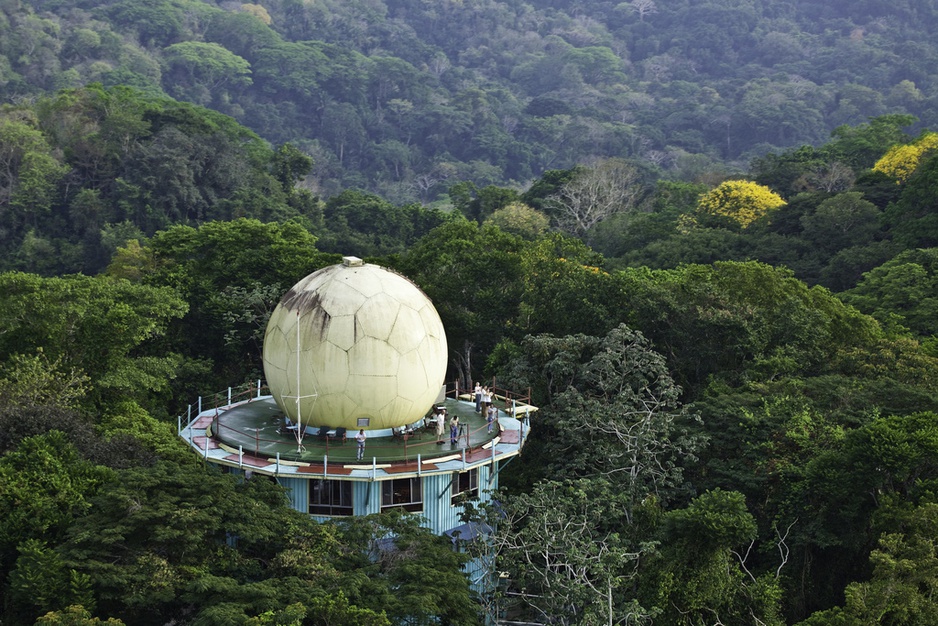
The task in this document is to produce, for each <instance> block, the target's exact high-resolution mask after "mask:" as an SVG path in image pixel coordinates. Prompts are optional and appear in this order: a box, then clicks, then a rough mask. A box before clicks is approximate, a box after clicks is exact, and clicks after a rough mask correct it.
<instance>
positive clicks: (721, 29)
mask: <svg viewBox="0 0 938 626" xmlns="http://www.w3.org/2000/svg"><path fill="white" fill-rule="evenodd" d="M932 4H933V3H929V2H920V3H918V4H914V3H908V2H907V3H902V2H900V3H898V4H897V3H891V4H890V5H889V6H886V5H885V4H883V3H878V2H855V3H850V4H845V3H839V4H838V3H835V4H825V5H823V6H822V5H819V4H817V3H810V2H807V1H801V0H798V1H794V2H790V3H787V4H785V3H782V4H779V3H777V2H776V3H768V2H762V1H757V0H753V1H750V2H720V1H710V2H707V3H704V4H692V3H686V2H680V1H672V0H668V1H665V0H657V2H656V1H653V0H633V1H631V2H626V3H618V4H616V3H607V2H600V1H594V2H580V3H567V2H561V1H559V0H557V1H537V2H535V1H534V0H529V1H527V2H525V1H522V0H513V1H510V2H494V1H490V0H480V1H478V2H430V3H428V2H422V3H417V2H411V1H410V0H386V1H380V0H379V1H376V2H334V1H332V0H324V1H322V2H315V3H310V2H302V1H300V0H276V1H272V2H270V3H265V4H263V5H260V4H241V5H233V4H230V3H219V4H217V5H216V4H210V3H203V2H195V1H192V0H158V1H153V2H136V1H133V0H126V1H121V2H116V3H110V4H98V3H91V2H85V1H83V0H43V1H36V2H32V3H23V2H18V1H16V0H14V1H13V2H6V3H2V6H0V83H2V86H3V96H2V97H3V98H4V106H3V108H2V110H0V166H2V167H0V223H2V227H0V586H2V587H0V597H2V598H3V605H2V607H0V610H2V616H0V621H2V622H3V623H4V624H6V623H9V624H33V623H41V624H95V623H111V624H119V623H126V624H149V623H154V624H156V623H168V622H170V621H173V622H175V623H179V624H192V625H201V624H205V625H208V624H239V625H240V624H245V625H248V624H250V625H256V626H260V625H271V624H283V625H287V624H289V625H304V626H319V625H322V626H326V625H332V626H335V625H341V626H361V625H364V626H389V625H390V624H395V625H396V624H441V625H467V626H468V625H473V624H478V623H480V622H481V621H482V619H483V617H482V613H483V612H485V611H495V610H498V611H500V612H501V613H502V614H503V615H507V616H509V617H518V618H519V620H521V621H523V620H540V621H547V620H551V621H552V622H553V623H559V624H583V625H587V624H608V623H643V622H644V623H652V622H653V623H662V624H687V625H697V624H709V623H722V624H727V625H729V624H739V625H743V624H753V623H763V624H772V625H782V624H792V625H793V624H798V623H804V624H810V625H815V624H829V623H833V624H845V625H847V624H849V625H854V624H856V625H860V624H874V623H888V624H897V625H898V624H909V625H917V624H929V623H935V622H936V615H938V603H936V601H935V598H934V594H933V590H934V589H935V587H936V585H938V580H936V579H935V578H934V575H935V571H936V569H935V563H936V558H938V557H936V549H938V546H936V544H935V535H936V528H938V526H936V519H938V518H936V510H938V509H936V507H938V501H936V498H935V493H938V482H936V481H938V473H936V468H938V444H936V442H938V430H936V428H938V394H936V392H935V390H936V389H938V321H936V320H938V317H936V314H935V313H936V310H935V309H936V302H938V279H936V272H938V256H936V255H938V217H936V215H938V213H936V205H935V198H938V153H936V149H935V142H934V134H933V133H932V132H929V131H928V130H921V129H920V128H919V126H920V125H921V126H922V128H924V129H927V128H929V127H931V128H934V127H936V126H938V118H936V115H938V114H936V111H938V109H936V107H935V103H936V101H935V98H936V97H938V96H936V94H938V86H936V83H935V75H934V67H935V66H936V63H935V61H936V59H938V51H936V48H935V43H934V37H933V32H934V30H935V28H936V27H938V21H936V20H938V13H936V12H935V11H936V9H935V7H934V6H932ZM91 81H96V82H91ZM912 114H914V116H913V115H912ZM801 144H804V145H801ZM773 147H774V148H777V149H773ZM781 148H785V149H781ZM750 158H751V161H750V163H749V167H748V170H746V171H743V170H744V166H743V165H742V163H743V160H745V159H750ZM727 181H734V182H733V183H732V184H727ZM739 181H741V182H739ZM729 188H736V189H739V188H746V189H749V190H759V192H760V194H759V195H752V194H750V195H748V196H746V194H729V195H730V196H733V198H731V199H733V200H734V202H730V203H720V204H719V205H714V206H710V205H709V204H708V198H709V199H713V198H714V197H715V196H716V194H715V193H714V192H715V190H721V189H729ZM762 192H765V193H764V194H763V193H762ZM769 194H771V195H769ZM724 195H726V194H724ZM736 196H740V197H736ZM744 196H745V197H744ZM759 197H763V198H766V197H768V198H771V200H772V201H771V203H770V204H771V206H770V207H767V206H765V205H763V206H761V207H760V206H759V205H758V203H759ZM724 199H725V198H724ZM778 199H780V200H781V201H782V202H781V203H780V202H779V201H778ZM340 254H356V255H358V256H362V257H367V258H368V259H369V260H373V261H375V262H378V263H381V264H383V265H386V266H389V267H392V268H394V269H396V270H397V271H400V272H402V273H404V274H405V275H407V276H408V277H410V278H411V279H413V280H414V281H415V282H416V283H417V284H418V285H419V286H420V287H421V288H423V289H424V290H425V292H426V293H427V294H428V295H429V296H430V297H431V299H432V300H433V301H434V303H435V305H436V307H437V309H438V310H439V313H440V315H441V318H442V319H443V322H444V325H445V327H446V330H447V336H448V342H449V346H450V349H451V354H450V370H449V372H448V374H447V378H448V379H452V378H458V379H460V381H461V384H462V385H464V386H465V385H468V384H469V382H470V381H472V380H478V379H479V378H481V377H486V378H490V377H494V378H495V379H496V380H497V381H498V385H499V386H500V387H509V388H512V387H514V388H518V389H527V388H530V389H531V392H532V394H533V396H534V402H535V404H537V405H538V406H540V407H541V410H540V411H539V412H538V413H537V414H536V416H535V418H534V420H535V421H534V426H535V428H534V429H533V430H532V433H531V438H530V440H529V443H528V444H527V447H526V448H525V451H524V456H523V457H522V458H520V459H518V460H516V461H513V464H512V465H511V466H510V471H505V472H502V473H501V477H500V481H501V484H502V487H503V491H502V492H501V493H500V494H498V502H499V506H497V507H493V508H492V509H491V510H478V511H472V515H473V516H478V519H479V520H481V519H484V520H485V521H486V522H487V523H488V524H489V525H490V526H491V528H492V529H493V532H492V534H491V536H490V538H489V540H488V541H480V542H476V543H475V544H472V545H470V547H469V550H470V553H471V554H472V555H473V556H476V557H478V558H480V559H482V560H483V562H487V563H490V564H491V565H492V567H493V569H492V573H493V574H494V573H495V572H503V573H504V574H505V577H503V578H499V579H498V582H497V583H496V582H493V587H492V590H491V591H492V593H488V594H483V596H482V597H478V598H477V597H474V596H473V595H471V594H470V591H469V585H468V581H467V578H466V577H465V576H464V575H463V574H462V573H461V571H460V568H461V566H462V565H463V564H464V562H465V555H463V554H461V553H459V552H456V551H453V550H452V547H451V545H450V543H449V541H448V540H445V539H442V538H440V537H435V536H432V535H431V534H430V533H429V532H428V531H427V530H426V529H424V528H422V527H421V525H420V521H421V520H420V519H419V518H417V517H414V516H409V515H382V516H376V517H370V518H365V519H356V520H351V521H349V522H348V523H345V524H316V523H313V522H312V521H310V520H309V519H308V518H307V517H306V516H305V515H301V514H299V513H296V512H295V511H293V510H292V509H290V508H289V506H288V504H287V500H286V498H285V497H284V494H283V491H282V489H281V488H280V487H279V486H278V485H277V484H276V483H275V482H274V481H268V480H266V479H263V478H255V479H252V480H244V479H243V477H242V478H237V477H234V476H231V475H226V474H221V473H217V472H215V471H213V470H211V469H210V468H206V467H204V466H203V465H202V464H201V463H200V462H199V461H198V459H197V458H195V457H194V455H192V454H191V453H190V452H189V451H188V450H187V449H186V447H185V446H184V445H183V444H182V443H181V442H180V440H179V439H178V438H177V437H176V436H175V434H174V427H173V418H172V417H171V416H173V415H175V414H177V413H179V412H181V411H182V410H183V408H184V407H185V405H186V403H187V402H189V401H191V399H192V398H193V397H195V396H197V395H199V394H206V393H210V392H214V391H216V390H218V389H221V388H224V387H225V386H228V385H231V384H235V383H238V382H241V381H246V380H255V379H257V378H259V377H261V376H262V370H261V367H260V345H261V340H262V337H263V330H264V327H265V322H266V320H267V316H268V315H269V313H270V311H271V309H272V307H273V306H274V305H275V304H276V302H277V300H278V298H279V297H280V295H281V294H282V293H283V292H284V291H285V290H286V289H287V288H289V286H291V285H292V284H294V283H295V282H296V281H297V280H299V279H300V278H302V277H303V276H305V275H307V274H309V273H310V272H312V271H314V270H316V269H319V268H321V267H324V266H327V265H330V264H332V263H335V262H337V261H338V259H339V255H340ZM389 537H394V538H395V539H394V546H395V550H386V549H383V550H378V549H377V546H379V545H382V546H384V545H386V544H387V539H388V538H389ZM37 620H38V621H37Z"/></svg>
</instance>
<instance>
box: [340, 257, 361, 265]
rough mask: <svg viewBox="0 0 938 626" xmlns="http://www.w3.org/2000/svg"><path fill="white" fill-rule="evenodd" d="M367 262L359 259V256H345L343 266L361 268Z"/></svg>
mask: <svg viewBox="0 0 938 626" xmlns="http://www.w3.org/2000/svg"><path fill="white" fill-rule="evenodd" d="M364 264H365V262H364V261H362V260H361V259H359V258H358V257H357V256H344V257H342V265H344V266H345V267H361V266H362V265H364Z"/></svg>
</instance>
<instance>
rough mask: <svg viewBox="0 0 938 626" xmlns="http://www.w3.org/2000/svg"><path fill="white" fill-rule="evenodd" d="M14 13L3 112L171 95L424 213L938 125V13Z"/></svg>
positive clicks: (799, 3) (6, 49)
mask: <svg viewBox="0 0 938 626" xmlns="http://www.w3.org/2000/svg"><path fill="white" fill-rule="evenodd" d="M0 15H2V18H3V19H0V42H2V43H0V81H2V84H3V99H4V101H5V102H18V101H21V100H22V99H23V98H24V97H34V96H36V95H41V94H48V93H52V92H54V91H55V90H57V89H61V88H74V87H79V86H82V85H85V84H88V83H91V82H100V83H101V84H103V85H105V86H106V87H111V86H115V85H130V86H133V87H136V88H139V89H142V90H144V91H146V92H147V93H150V94H153V95H157V94H166V95H169V96H171V97H173V98H175V99H177V100H182V101H187V102H191V103H194V104H198V105H202V106H206V107H210V108H212V109H214V110H217V111H220V112H222V113H225V114H228V115H231V116H233V117H234V118H235V119H236V120H238V121H239V122H241V123H242V124H244V125H246V126H247V127H249V128H251V129H252V130H253V131H254V132H256V133H257V134H259V135H260V136H262V137H264V138H266V139H267V140H269V141H271V142H272V143H273V144H276V145H282V144H285V143H288V142H289V143H292V144H295V145H296V146H298V147H299V148H300V149H301V150H302V151H303V152H305V153H307V154H309V155H310V156H312V157H313V159H314V161H315V171H314V173H313V176H311V177H310V179H309V181H308V182H309V186H310V187H309V188H310V189H312V190H314V192H319V191H320V190H322V191H323V192H325V193H324V195H333V194H335V193H338V192H340V191H342V190H344V189H346V188H363V189H366V190H367V191H369V192H376V193H379V194H380V195H381V196H383V197H385V198H388V199H390V200H391V201H393V202H395V203H402V204H406V203H408V202H411V201H415V200H420V201H424V202H428V201H432V200H436V199H437V198H438V197H439V196H440V195H442V194H445V191H446V189H447V187H448V186H449V185H450V184H452V182H459V181H463V180H470V181H472V182H473V183H475V184H477V185H479V186H480V187H484V186H486V185H490V184H498V185H507V184H508V183H509V182H510V181H514V182H515V183H516V184H525V183H527V182H529V181H531V180H532V179H534V178H537V177H539V176H541V175H542V174H543V172H544V171H546V170H548V169H551V168H571V167H573V166H575V165H577V164H578V163H583V162H586V161H587V160H588V159H590V158H594V157H609V156H617V157H626V158H629V159H633V160H634V161H636V162H639V163H642V164H643V165H644V166H648V167H653V168H660V169H661V170H662V171H664V172H666V173H668V174H669V175H671V174H674V175H678V176H682V177H686V176H691V177H692V176H693V175H694V170H695V169H697V168H699V167H700V165H701V164H707V163H715V162H720V161H728V162H734V163H737V164H738V163H740V162H743V161H745V160H746V159H748V158H751V157H752V156H761V155H763V154H765V153H766V152H768V151H769V150H770V149H773V148H785V147H790V146H797V145H801V144H812V145H817V144H819V143H822V142H823V141H824V140H825V139H826V138H827V137H828V136H829V133H830V132H831V131H832V130H833V129H835V128H837V127H840V126H842V125H845V124H846V125H851V126H853V125H856V124H859V123H862V122H865V121H866V120H867V119H868V118H871V117H876V116H880V115H884V114H890V113H903V114H912V115H915V116H916V117H918V118H920V119H921V120H922V121H923V122H924V124H925V125H926V126H931V127H936V126H938V107H936V98H938V95H936V94H938V92H936V87H938V83H936V73H935V70H934V68H935V67H936V65H938V63H936V61H938V47H936V44H935V40H934V37H933V36H932V33H934V31H935V30H936V28H938V9H936V7H935V6H934V4H933V3H931V2H911V1H904V2H901V3H899V4H895V3H888V4H887V3H883V2H877V1H869V2H848V1H846V0H841V1H839V2H828V3H824V4H823V6H819V5H818V3H817V2H814V1H812V0H792V1H790V2H785V3H783V4H780V3H778V2H770V1H769V0H743V1H736V0H732V1H731V0H707V1H706V2H703V3H691V2H687V1H686V0H630V1H628V2H609V1H606V0H591V1H589V2H571V1H567V0H554V1H541V0H511V1H509V2H496V1H495V0H480V1H474V2H443V3H427V2H416V1H413V0H376V1H367V2H366V1H363V0H356V1H351V2H349V1H344V2H337V1H334V0H324V1H317V2H303V1H300V0H269V1H265V2H262V3H259V4H242V3H225V2H217V1H211V0H207V1H200V0H153V1H149V2H145V3H139V2H136V3H135V2H130V1H129V0H124V1H120V2H114V3H104V4H102V3H97V2H89V1H88V0H41V1H40V0H34V1H32V2H24V1H22V0H17V1H13V2H7V3H4V5H3V7H2V9H0ZM210 145H211V144H208V143H203V144H202V146H201V147H202V149H204V150H208V149H210V147H209V146H210ZM179 147H181V146H179ZM167 149H169V148H167ZM37 167H39V165H38V164H37ZM218 183H219V184H224V181H221V180H219V181H218ZM131 184H137V183H135V182H134V181H131ZM37 191H38V190H37ZM167 200H170V197H169V196H168V197H167ZM192 208H193V210H197V207H192Z"/></svg>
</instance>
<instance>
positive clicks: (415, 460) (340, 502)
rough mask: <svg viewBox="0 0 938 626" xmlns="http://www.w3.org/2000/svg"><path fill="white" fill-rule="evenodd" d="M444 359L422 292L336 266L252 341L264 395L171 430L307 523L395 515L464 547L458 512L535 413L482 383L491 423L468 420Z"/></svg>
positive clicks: (472, 407) (215, 406) (283, 303)
mask: <svg viewBox="0 0 938 626" xmlns="http://www.w3.org/2000/svg"><path fill="white" fill-rule="evenodd" d="M447 352H448V351H447V345H446V335H445V332H444V328H443V324H442V322H441V321H440V317H439V315H438V313H437V311H436V309H435V308H434V306H433V303H432V302H431V301H430V299H429V298H428V297H427V296H426V294H424V293H423V291H421V290H420V289H419V288H418V287H417V286H416V285H415V284H414V283H412V282H411V281H410V280H408V279H407V278H405V277H403V276H401V275H400V274H397V273H395V272H392V271H390V270H388V269H385V268H382V267H379V266H377V265H373V264H368V263H363V262H362V261H361V260H360V259H357V258H355V257H345V258H344V259H343V262H342V263H341V264H338V265H333V266H329V267H326V268H323V269H320V270H318V271H316V272H313V273H312V274H310V275H309V276H307V277H305V278H304V279H302V280H301V281H299V282H298V283H297V284H296V285H294V286H293V287H292V288H291V289H290V290H289V291H288V292H287V293H286V294H285V295H284V296H283V298H282V299H281V300H280V303H279V304H278V306H277V308H276V309H275V311H274V312H273V314H272V315H271V317H270V321H269V323H268V326H267V330H266V334H265V339H264V348H263V363H264V374H265V376H266V379H267V382H266V384H265V383H263V382H262V381H258V382H257V383H256V384H251V385H248V386H246V387H243V388H239V389H229V390H227V391H226V392H224V393H222V394H216V395H215V396H212V397H207V398H206V397H203V398H199V399H198V400H197V402H196V403H195V404H194V405H192V406H190V408H189V410H188V412H187V414H186V415H185V416H181V417H180V418H179V424H178V432H179V435H180V437H182V438H183V439H184V440H185V441H186V442H187V443H188V444H189V445H190V446H191V447H192V449H193V450H194V451H195V452H197V453H198V454H199V455H200V456H201V457H202V458H204V459H205V461H206V462H209V463H213V464H216V465H219V466H223V467H225V468H228V469H229V471H236V472H244V473H246V474H248V473H249V474H252V475H254V474H256V475H264V476H269V477H271V478H272V479H274V480H276V481H277V482H279V483H280V484H281V485H283V486H284V487H286V488H287V489H288V493H289V498H290V501H291V503H292V506H293V507H294V508H296V509H297V510H299V511H302V512H305V513H308V514H309V515H311V516H313V517H314V518H316V519H319V520H326V519H334V518H340V517H343V516H350V515H368V514H372V513H378V512H381V511H383V510H386V509H390V508H400V509H404V510H406V511H409V512H412V513H416V514H419V515H421V516H422V519H423V521H424V523H425V524H426V525H427V526H428V527H429V528H430V529H432V530H433V531H435V532H437V533H441V534H443V533H446V534H448V535H450V536H451V537H453V539H454V541H455V540H457V539H460V538H462V539H470V538H472V536H474V534H475V529H473V528H472V527H471V526H470V525H466V524H463V523H462V522H461V520H460V514H461V513H462V511H463V503H464V502H465V500H466V499H474V500H478V501H486V500H488V499H489V498H490V494H491V492H492V491H494V489H495V488H497V486H498V476H499V472H500V471H502V469H503V468H505V467H506V466H507V465H508V463H509V462H510V461H511V460H512V459H513V458H514V457H515V456H517V455H518V454H520V452H521V449H522V447H523V446H524V443H525V441H526V439H527V436H528V433H529V430H530V429H529V425H530V417H531V414H532V413H533V412H535V411H536V410H537V409H536V407H534V406H532V405H531V404H530V402H529V398H528V397H527V396H525V395H523V394H518V393H515V392H513V391H509V390H504V389H497V388H494V381H493V385H492V388H491V392H492V402H491V404H492V406H493V407H494V410H493V412H492V417H491V418H489V417H488V415H486V413H485V411H480V412H477V411H476V409H477V404H476V399H475V397H474V393H473V392H474V389H460V388H459V386H458V384H456V383H449V384H448V383H447V382H446V381H445V380H444V379H445V376H446V364H447V363H446V359H447ZM440 415H442V416H443V417H442V421H443V422H444V424H443V432H442V436H440V435H438V422H439V416H440ZM454 417H455V418H457V419H456V420H454V419H453V418H454ZM451 427H452V430H451ZM359 434H361V435H363V438H364V444H363V448H364V449H363V450H360V449H359V448H360V447H361V446H360V442H359V441H358V440H357V438H359Z"/></svg>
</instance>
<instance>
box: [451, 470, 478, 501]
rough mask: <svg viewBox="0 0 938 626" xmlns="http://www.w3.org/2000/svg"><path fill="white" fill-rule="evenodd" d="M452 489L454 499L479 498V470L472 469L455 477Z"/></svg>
mask: <svg viewBox="0 0 938 626" xmlns="http://www.w3.org/2000/svg"><path fill="white" fill-rule="evenodd" d="M452 485H453V486H452V487H451V489H450V494H451V496H452V499H453V500H454V501H455V500H457V499H467V498H469V499H474V498H478V497H479V470H478V469H471V470H469V471H468V472H460V473H459V474H457V475H456V476H453V483H452Z"/></svg>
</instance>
